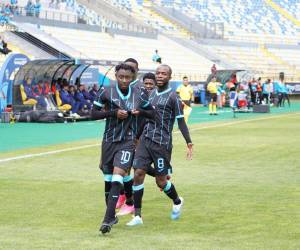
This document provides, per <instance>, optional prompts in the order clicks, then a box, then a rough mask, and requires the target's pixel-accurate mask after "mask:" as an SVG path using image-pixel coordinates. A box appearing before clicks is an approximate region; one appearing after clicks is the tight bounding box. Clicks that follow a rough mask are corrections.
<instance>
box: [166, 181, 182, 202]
mask: <svg viewBox="0 0 300 250" xmlns="http://www.w3.org/2000/svg"><path fill="white" fill-rule="evenodd" d="M163 190H164V192H165V194H166V195H167V196H168V197H169V198H170V199H172V200H173V203H174V204H175V205H178V204H180V203H181V200H180V199H179V197H178V194H177V192H176V189H175V186H174V185H173V184H172V183H171V182H170V181H168V182H167V184H166V186H165V187H164V188H163Z"/></svg>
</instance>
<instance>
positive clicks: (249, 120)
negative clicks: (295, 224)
mask: <svg viewBox="0 0 300 250" xmlns="http://www.w3.org/2000/svg"><path fill="white" fill-rule="evenodd" d="M291 115H299V113H292V114H283V115H275V116H269V117H261V118H254V119H246V120H241V121H234V122H225V123H218V124H216V125H212V126H205V127H200V128H194V129H190V131H196V130H202V129H209V128H217V127H224V126H229V125H235V124H240V123H246V122H252V121H260V120H268V119H274V118H280V117H282V116H291ZM179 132H180V131H175V132H174V133H175V134H177V133H179ZM99 145H100V143H96V144H88V145H83V146H78V147H71V148H64V149H58V150H53V151H46V152H42V153H36V154H27V155H20V156H15V157H10V158H4V159H0V163H2V162H8V161H15V160H21V159H26V158H33V157H39V156H45V155H52V154H58V153H63V152H69V151H74V150H80V149H85V148H91V147H96V146H99Z"/></svg>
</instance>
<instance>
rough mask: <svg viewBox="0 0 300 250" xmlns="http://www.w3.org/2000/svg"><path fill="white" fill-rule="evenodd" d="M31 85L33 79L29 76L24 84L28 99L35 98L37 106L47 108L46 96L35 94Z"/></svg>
mask: <svg viewBox="0 0 300 250" xmlns="http://www.w3.org/2000/svg"><path fill="white" fill-rule="evenodd" d="M31 85H32V81H31V79H29V78H27V80H26V81H25V85H24V91H25V94H26V96H27V99H34V100H36V101H37V106H39V107H42V108H46V107H47V103H46V101H45V99H44V97H43V96H40V95H37V94H35V93H34V91H33V88H32V86H31Z"/></svg>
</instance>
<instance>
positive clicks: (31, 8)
mask: <svg viewBox="0 0 300 250" xmlns="http://www.w3.org/2000/svg"><path fill="white" fill-rule="evenodd" d="M25 11H26V16H33V15H34V4H33V3H32V1H31V0H28V2H27V4H26V6H25Z"/></svg>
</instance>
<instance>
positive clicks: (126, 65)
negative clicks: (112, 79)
mask: <svg viewBox="0 0 300 250" xmlns="http://www.w3.org/2000/svg"><path fill="white" fill-rule="evenodd" d="M121 69H124V70H129V71H131V73H132V74H135V69H134V68H133V67H132V66H130V65H128V64H125V63H120V64H119V65H117V66H116V69H115V72H116V73H117V72H118V71H119V70H121Z"/></svg>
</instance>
